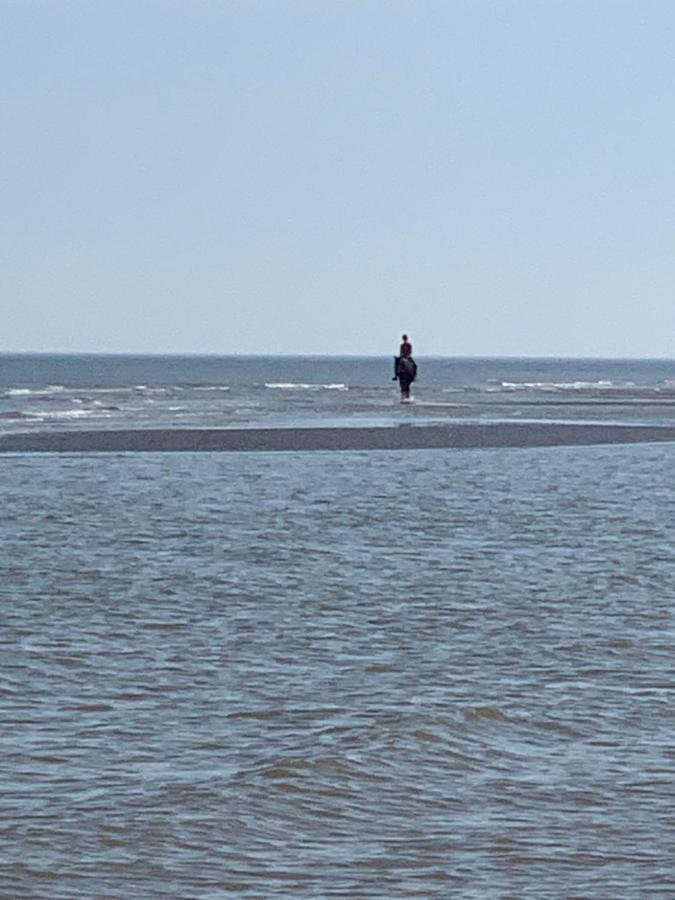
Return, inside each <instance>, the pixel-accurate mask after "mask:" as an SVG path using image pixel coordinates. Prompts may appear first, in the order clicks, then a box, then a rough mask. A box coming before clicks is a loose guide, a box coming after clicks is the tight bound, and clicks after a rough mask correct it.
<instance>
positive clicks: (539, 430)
mask: <svg viewBox="0 0 675 900" xmlns="http://www.w3.org/2000/svg"><path fill="white" fill-rule="evenodd" d="M655 441H659V442H661V441H675V428H674V427H667V426H656V425H653V426H652V425H616V424H609V425H602V424H585V423H568V424H562V423H543V422H537V423H525V422H518V423H516V422H497V423H485V424H483V423H455V424H452V425H398V426H393V427H392V426H388V427H369V428H361V427H356V426H355V427H344V428H238V429H234V428H192V429H187V428H185V429H183V428H181V429H179V428H173V429H170V428H164V429H161V428H149V429H140V428H139V429H109V430H103V429H96V430H93V429H92V430H84V429H82V430H81V429H73V430H71V431H39V432H21V433H18V432H17V433H13V434H5V435H1V436H0V453H158V452H173V453H181V452H182V453H185V452H219V453H223V452H245V453H256V452H271V451H319V450H324V451H336V450H428V449H442V448H443V449H450V448H457V449H461V448H487V447H554V446H570V445H590V444H629V443H630V444H632V443H647V442H655Z"/></svg>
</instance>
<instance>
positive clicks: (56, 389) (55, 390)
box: [4, 384, 65, 397]
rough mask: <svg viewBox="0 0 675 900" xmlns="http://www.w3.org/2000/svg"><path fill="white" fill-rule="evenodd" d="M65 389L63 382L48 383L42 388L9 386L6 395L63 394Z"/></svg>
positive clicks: (39, 395) (38, 395)
mask: <svg viewBox="0 0 675 900" xmlns="http://www.w3.org/2000/svg"><path fill="white" fill-rule="evenodd" d="M63 391H65V388H64V386H63V385H62V384H48V385H46V386H45V387H40V388H23V387H21V388H19V387H17V388H7V390H6V391H5V392H4V396H5V397H46V396H48V395H49V396H51V395H52V394H61V393H63Z"/></svg>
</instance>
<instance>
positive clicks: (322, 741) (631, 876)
mask: <svg viewBox="0 0 675 900" xmlns="http://www.w3.org/2000/svg"><path fill="white" fill-rule="evenodd" d="M672 454H673V450H672V448H670V447H668V446H658V447H657V446H643V447H605V448H602V447H597V448H564V449H563V448H558V449H543V450H532V449H528V450H523V449H520V450H492V451H416V452H409V453H405V452H394V453H360V454H359V453H337V454H332V453H325V454H306V455H305V454H272V455H266V454H260V455H247V454H233V455H228V456H227V457H224V456H220V455H217V454H214V455H210V454H197V455H194V456H193V455H190V454H186V455H177V456H173V455H168V456H167V455H152V454H148V455H141V456H135V455H133V454H131V455H126V456H125V455H120V456H106V457H98V458H97V457H95V456H90V457H87V456H72V457H49V456H47V457H42V458H37V457H31V456H23V457H21V456H17V457H13V458H12V457H7V458H5V459H3V460H1V461H0V466H1V468H0V478H2V483H3V495H4V498H5V499H4V503H3V505H2V507H0V539H1V540H2V545H3V548H4V550H5V554H4V576H3V579H2V582H1V583H0V591H1V592H2V593H1V598H2V607H1V610H2V621H3V628H2V631H1V632H0V640H1V641H2V647H1V653H0V660H1V665H0V674H1V675H2V680H1V681H0V712H1V714H2V722H3V728H2V730H1V732H0V751H1V753H0V767H1V769H2V777H3V786H4V787H3V801H2V802H3V817H2V822H1V823H0V829H1V831H2V847H3V852H2V858H1V860H0V884H1V885H2V888H0V894H1V895H2V896H7V897H12V898H15V897H17V898H18V897H39V898H50V900H52V898H73V897H93V896H96V897H98V896H101V897H103V896H105V897H111V898H128V897H199V898H202V897H203V898H210V897H222V896H226V895H227V894H228V893H229V892H237V893H238V894H239V895H241V896H256V897H270V896H285V897H304V896H307V897H309V896H312V897H330V896H335V897H361V896H363V897H366V896H371V897H403V896H424V897H434V896H438V897H447V896H452V895H453V893H454V892H456V893H457V894H459V895H461V896H467V897H476V898H483V897H488V896H495V897H496V896H525V895H527V896H580V897H581V896H583V897H590V896H603V897H610V896H611V897H619V896H621V897H628V896H643V895H644V894H645V893H650V895H654V896H667V895H668V894H669V892H670V891H671V890H672V885H673V882H674V881H675V870H674V866H673V861H672V852H671V851H672V823H673V819H672V808H671V807H672V773H673V763H674V756H673V754H674V750H673V737H672V735H673V731H672V718H673V716H672V710H671V707H672V703H671V700H672V659H673V637H674V631H673V621H672V599H673V593H674V591H673V587H674V576H675V551H674V550H673V546H674V544H675V525H674V524H673V523H674V522H675V490H674V489H673V480H672V472H673V459H672Z"/></svg>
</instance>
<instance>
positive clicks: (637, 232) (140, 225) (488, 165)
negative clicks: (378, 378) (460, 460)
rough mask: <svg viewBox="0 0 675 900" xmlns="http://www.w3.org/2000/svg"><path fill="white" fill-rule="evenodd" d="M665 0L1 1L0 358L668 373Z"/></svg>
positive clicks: (668, 19)
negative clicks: (429, 360)
mask: <svg viewBox="0 0 675 900" xmlns="http://www.w3.org/2000/svg"><path fill="white" fill-rule="evenodd" d="M674 84H675V3H673V2H672V0H663V2H661V0H631V2H626V0H491V2H490V0H466V2H464V0H445V2H442V0H438V2H435V0H415V2H403V0H389V2H385V0H381V2H374V0H373V2H370V0H358V2H356V0H354V2H350V0H312V2H300V0H298V2H292V0H266V2H255V0H246V2H244V0H241V2H235V0H232V2H227V0H218V2H216V0H191V2H189V0H185V2H177V0H131V2H125V0H82V2H78V0H58V2H57V0H51V2H49V0H43V2H36V0H0V109H1V112H2V139H1V140H0V162H1V166H0V173H1V179H0V203H1V206H0V208H1V211H2V216H1V219H0V221H1V223H2V225H1V233H0V239H1V240H0V291H1V295H0V296H1V297H2V305H3V315H2V317H1V318H2V329H1V331H0V349H1V350H64V351H70V350H82V351H86V350H97V351H108V350H113V351H149V352H180V351H185V352H215V353H230V352H241V353H250V352H260V353H265V352H278V353H342V352H352V353H385V354H388V353H390V352H392V348H393V347H394V346H395V345H396V341H397V339H398V337H399V335H400V333H401V332H402V331H403V330H405V331H408V332H409V333H410V334H411V335H412V337H413V339H414V342H415V349H416V352H417V353H418V354H419V355H427V354H443V355H456V354H470V355H573V356H579V355H589V356H615V355H616V356H671V355H675V302H674V297H673V293H674V291H673V289H674V287H675V116H674V114H673V106H674V101H673V85H674Z"/></svg>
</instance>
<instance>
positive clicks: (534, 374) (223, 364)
mask: <svg viewBox="0 0 675 900" xmlns="http://www.w3.org/2000/svg"><path fill="white" fill-rule="evenodd" d="M418 362H419V377H418V381H417V382H416V384H415V386H414V388H413V393H414V395H415V403H414V404H412V405H403V406H402V405H401V404H400V403H399V395H398V392H397V385H396V384H394V383H393V382H392V379H391V376H392V370H393V357H392V358H390V359H386V358H358V357H354V358H330V357H321V358H312V357H248V358H247V357H216V356H211V357H178V356H173V357H171V356H169V357H159V356H157V357H135V356H48V355H42V356H40V355H30V354H21V355H7V354H5V355H0V434H2V433H6V432H7V431H27V430H35V429H38V430H44V429H45V428H52V429H61V428H63V427H67V428H74V427H86V428H98V427H103V428H111V427H118V428H119V427H122V428H173V427H176V428H192V427H212V428H213V427H224V428H227V427H230V428H232V427H238V428H241V427H256V426H261V425H263V426H265V425H269V426H272V427H274V426H280V425H308V426H311V425H343V426H349V425H370V424H397V423H400V422H407V421H413V422H417V423H420V424H422V423H426V422H447V421H499V420H505V419H514V418H517V419H520V420H540V419H541V420H559V421H565V420H567V419H570V418H573V419H576V420H579V421H601V422H631V423H634V424H637V423H642V424H672V423H673V422H674V421H675V362H672V361H670V360H564V359H563V360H548V359H545V360H536V359H534V360H532V359H530V360H527V359H524V360H522V359H501V360H500V359H424V358H423V357H418Z"/></svg>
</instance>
